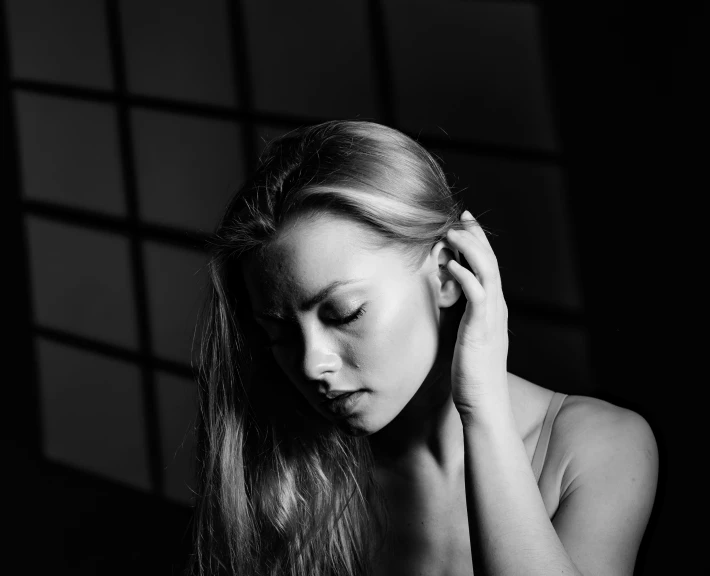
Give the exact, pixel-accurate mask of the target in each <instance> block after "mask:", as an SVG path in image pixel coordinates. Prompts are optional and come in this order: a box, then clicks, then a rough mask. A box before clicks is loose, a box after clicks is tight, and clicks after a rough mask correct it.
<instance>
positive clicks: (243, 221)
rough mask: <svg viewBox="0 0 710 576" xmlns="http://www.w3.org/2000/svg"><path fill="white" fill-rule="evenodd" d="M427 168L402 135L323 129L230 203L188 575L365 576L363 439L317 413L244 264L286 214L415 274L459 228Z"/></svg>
mask: <svg viewBox="0 0 710 576" xmlns="http://www.w3.org/2000/svg"><path fill="white" fill-rule="evenodd" d="M461 212H462V205H461V203H460V202H459V201H456V200H455V198H454V194H453V193H452V192H451V189H450V188H449V186H448V185H447V181H446V177H445V175H444V172H443V171H442V169H441V167H440V166H439V165H438V164H437V162H436V160H435V159H434V158H433V157H432V156H431V155H430V154H429V153H428V152H427V151H426V150H424V149H423V148H422V147H421V146H420V145H419V144H417V143H416V142H414V141H413V140H412V139H410V138H409V137H407V136H405V135H404V134H402V133H400V132H398V131H396V130H394V129H391V128H388V127H385V126H382V125H379V124H375V123H371V122H364V121H332V122H326V123H323V124H319V125H317V126H312V127H307V128H301V129H298V130H295V131H293V132H290V133H289V134H286V135H285V136H282V137H280V138H278V139H276V140H274V141H272V142H271V143H270V144H269V145H268V146H267V148H266V149H265V150H264V152H263V153H262V155H261V158H260V160H259V164H258V166H257V169H256V171H255V173H254V174H253V175H252V176H251V177H250V179H249V180H248V181H247V182H246V183H245V184H244V185H243V186H242V187H241V188H240V190H239V191H238V192H237V193H236V194H235V196H234V197H233V198H232V200H231V201H230V203H229V205H228V206H227V209H226V211H225V214H224V216H223V217H222V220H221V221H220V223H219V225H218V227H217V229H216V232H215V235H214V239H213V241H212V246H211V254H210V259H209V263H208V265H207V269H208V277H209V280H208V286H207V294H206V298H205V302H204V305H203V308H202V311H201V315H200V317H201V320H200V330H199V332H198V333H199V334H200V336H201V339H200V348H199V354H198V359H197V370H196V372H197V380H198V388H199V393H198V404H199V415H198V424H197V436H198V438H197V478H198V483H197V502H196V509H195V516H194V546H195V548H194V553H193V554H192V556H191V561H190V565H189V567H188V572H189V573H190V574H199V575H205V574H209V575H212V574H230V575H231V574H237V575H240V576H247V575H249V576H252V575H253V576H262V575H263V576H277V575H279V576H280V575H288V576H306V575H308V576H335V575H337V576H365V575H367V574H370V573H371V571H372V567H373V562H374V561H375V559H376V556H377V553H378V552H379V550H380V546H381V545H382V543H383V542H385V540H386V535H387V526H388V517H387V509H386V502H385V499H384V494H383V492H382V490H381V489H380V487H379V486H378V485H377V483H376V482H375V480H374V476H373V471H374V458H373V454H372V452H371V449H370V444H369V441H368V439H367V438H366V437H355V436H349V435H347V434H345V433H344V432H343V431H341V430H340V429H339V428H338V427H337V426H335V425H334V424H332V423H331V422H329V421H328V420H327V419H326V418H324V417H323V416H321V415H320V414H319V413H318V412H317V411H316V410H314V409H313V408H312V407H311V406H310V405H309V404H308V402H307V401H306V400H305V398H304V397H303V396H302V395H301V394H300V393H299V392H298V391H297V389H296V388H295V386H294V385H293V384H292V383H290V382H289V381H288V379H287V377H286V376H285V375H284V373H283V372H282V371H281V370H280V369H279V367H278V366H277V365H276V363H275V361H274V359H273V356H271V353H270V351H269V349H268V348H267V347H266V346H265V342H264V339H263V334H262V332H261V330H260V328H259V327H258V326H257V325H256V324H255V322H254V321H253V319H252V317H251V313H250V307H249V301H248V298H247V294H246V288H245V286H244V280H243V278H242V269H241V266H240V262H241V261H242V260H243V259H244V258H246V257H248V256H249V255H251V254H259V253H262V252H263V251H264V250H266V249H267V248H268V246H269V244H270V243H271V242H273V241H274V239H275V238H276V236H277V234H278V232H279V230H280V227H281V226H282V224H283V223H284V222H285V221H286V220H287V219H288V218H291V217H293V216H298V215H303V214H313V213H316V214H320V213H330V214H337V215H340V216H346V217H348V218H351V219H352V220H354V221H356V222H358V223H360V224H363V225H365V226H367V227H368V228H369V229H370V230H371V231H372V232H373V234H371V235H369V236H371V242H372V246H373V247H377V246H390V245H395V246H397V247H398V248H401V253H402V254H403V256H404V257H405V262H406V263H407V265H408V266H411V267H413V269H416V268H417V267H418V266H420V265H421V263H423V261H424V258H425V257H426V255H427V254H428V253H429V251H430V249H431V248H432V247H433V246H434V244H435V243H436V242H438V241H439V240H441V239H442V238H444V237H445V235H446V231H447V230H448V229H449V228H452V227H453V228H463V225H462V223H461V222H460V221H459V216H460V214H461Z"/></svg>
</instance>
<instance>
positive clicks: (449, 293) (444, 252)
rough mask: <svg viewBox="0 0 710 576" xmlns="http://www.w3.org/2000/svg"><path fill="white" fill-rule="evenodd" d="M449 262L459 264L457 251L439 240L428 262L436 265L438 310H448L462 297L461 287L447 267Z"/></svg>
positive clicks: (459, 259) (444, 241) (459, 258)
mask: <svg viewBox="0 0 710 576" xmlns="http://www.w3.org/2000/svg"><path fill="white" fill-rule="evenodd" d="M449 260H456V261H457V262H461V256H460V255H459V251H458V250H457V249H456V248H454V247H453V246H451V245H450V244H449V243H448V242H447V241H446V240H440V241H439V242H437V243H436V244H434V247H433V248H432V249H431V252H430V254H429V261H430V262H435V263H436V265H437V272H436V275H437V279H438V286H437V290H438V294H437V296H438V299H439V308H450V307H451V306H453V305H454V304H456V302H458V300H459V298H461V297H462V296H463V290H462V288H461V285H460V284H459V283H458V281H457V280H456V279H455V278H454V277H453V276H452V275H451V272H449V269H448V267H447V264H448V262H449Z"/></svg>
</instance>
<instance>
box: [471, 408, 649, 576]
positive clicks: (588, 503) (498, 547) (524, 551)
mask: <svg viewBox="0 0 710 576" xmlns="http://www.w3.org/2000/svg"><path fill="white" fill-rule="evenodd" d="M561 416H562V414H560V416H558V419H560V417H561ZM566 418H567V419H568V420H569V424H570V425H569V426H565V427H564V431H563V433H565V434H568V435H567V436H566V437H565V439H564V443H565V452H566V453H568V454H569V462H568V463H567V466H566V469H565V472H564V476H563V484H564V486H565V489H564V491H563V493H562V494H561V497H560V506H559V508H558V510H557V513H556V514H555V516H554V520H553V521H550V519H549V518H548V515H547V511H546V509H545V505H544V503H543V501H542V497H541V495H540V492H539V489H538V486H537V484H536V482H535V477H534V474H533V472H532V469H531V467H530V463H529V461H528V458H527V455H526V452H525V449H524V447H523V443H522V441H521V439H520V436H519V435H518V433H517V430H516V427H515V425H514V422H513V419H512V414H509V415H507V417H499V418H491V419H490V420H488V421H486V420H484V419H482V418H480V417H479V418H478V419H477V420H476V421H473V420H471V421H468V422H467V421H466V420H464V442H465V465H466V504H467V509H468V519H469V528H470V533H471V550H472V554H473V558H474V570H475V573H476V575H477V576H478V575H479V574H483V575H490V576H492V575H496V576H499V575H500V576H503V575H506V576H508V575H513V574H515V575H521V576H522V575H526V576H534V575H536V574H539V575H541V576H542V575H544V576H550V575H553V574H560V575H562V574H566V575H583V576H602V575H603V576H617V575H618V576H632V574H633V569H634V562H635V560H636V554H637V552H638V548H639V545H640V542H641V538H642V536H643V532H644V530H645V528H646V524H647V522H648V518H649V515H650V513H651V508H652V506H653V500H654V496H655V491H656V479H657V471H658V454H657V449H656V443H655V439H654V437H653V433H652V432H651V429H650V427H649V426H648V424H647V423H646V421H645V420H644V419H643V418H642V417H641V416H639V415H638V414H636V413H634V412H631V411H628V410H622V409H620V408H615V407H614V408H613V409H604V408H599V407H597V406H594V405H582V406H580V407H579V408H576V409H575V411H574V413H573V414H568V415H567V417H566ZM557 424H558V423H557V421H556V423H555V425H556V426H557Z"/></svg>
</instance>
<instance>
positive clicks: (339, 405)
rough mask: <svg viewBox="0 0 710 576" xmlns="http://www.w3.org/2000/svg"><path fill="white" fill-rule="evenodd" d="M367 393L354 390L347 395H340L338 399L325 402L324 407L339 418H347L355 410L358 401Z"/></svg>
mask: <svg viewBox="0 0 710 576" xmlns="http://www.w3.org/2000/svg"><path fill="white" fill-rule="evenodd" d="M364 393H365V391H364V390H353V391H352V392H348V393H345V394H339V395H338V396H337V397H336V398H333V399H331V400H325V401H324V402H323V404H322V405H323V407H324V408H325V409H326V410H328V411H329V412H332V413H333V414H336V415H338V416H346V415H347V414H349V413H351V412H352V411H353V409H354V408H355V405H356V404H357V402H358V400H360V398H361V397H362V395H363V394H364Z"/></svg>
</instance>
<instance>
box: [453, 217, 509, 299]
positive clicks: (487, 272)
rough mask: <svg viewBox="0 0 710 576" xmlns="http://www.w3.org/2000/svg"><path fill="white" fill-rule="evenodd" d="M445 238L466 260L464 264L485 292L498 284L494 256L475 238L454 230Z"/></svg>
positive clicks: (496, 265) (496, 264)
mask: <svg viewBox="0 0 710 576" xmlns="http://www.w3.org/2000/svg"><path fill="white" fill-rule="evenodd" d="M447 237H448V240H449V242H450V243H451V246H452V247H453V248H455V249H457V250H458V251H459V252H461V254H463V256H464V258H466V262H468V264H469V266H470V267H471V270H472V271H473V273H474V274H476V276H477V277H478V279H479V281H480V282H481V284H482V285H483V287H484V288H485V289H486V290H488V289H489V288H490V287H492V286H490V285H495V284H497V283H498V275H499V273H498V263H497V262H496V260H495V255H494V254H493V253H492V252H491V251H490V250H488V249H487V248H485V247H484V246H483V245H482V244H481V243H480V241H479V240H478V239H477V238H475V237H474V236H473V235H472V234H470V233H468V232H465V231H462V230H454V229H450V230H449V231H448V232H447Z"/></svg>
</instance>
